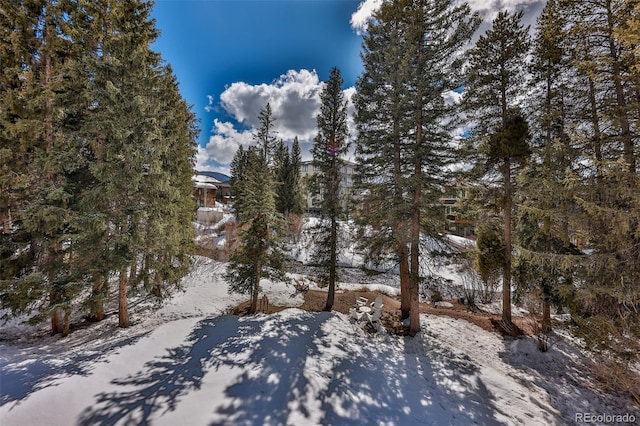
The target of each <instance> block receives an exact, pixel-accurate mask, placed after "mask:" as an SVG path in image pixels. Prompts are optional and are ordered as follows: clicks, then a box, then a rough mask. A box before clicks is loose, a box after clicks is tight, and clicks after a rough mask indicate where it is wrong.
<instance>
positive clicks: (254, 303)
mask: <svg viewBox="0 0 640 426" xmlns="http://www.w3.org/2000/svg"><path fill="white" fill-rule="evenodd" d="M261 271H262V264H261V263H260V262H256V275H255V278H254V283H253V290H252V294H251V308H250V309H249V313H250V314H255V313H256V312H258V295H259V293H260V275H261Z"/></svg>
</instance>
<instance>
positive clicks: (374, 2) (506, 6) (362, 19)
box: [350, 0, 546, 34]
mask: <svg viewBox="0 0 640 426" xmlns="http://www.w3.org/2000/svg"><path fill="white" fill-rule="evenodd" d="M382 3H383V0H364V1H363V2H362V3H360V5H359V6H358V10H357V11H355V12H354V13H353V14H352V15H351V21H350V22H351V28H353V29H354V30H355V31H356V32H357V33H358V34H360V33H361V32H363V31H366V30H367V25H368V24H369V21H370V20H371V17H372V16H373V14H374V13H375V12H376V11H377V10H378V9H379V8H380V5H382ZM458 3H468V4H469V7H471V10H472V11H477V12H480V14H481V15H482V16H483V18H484V20H485V22H489V23H490V22H491V21H492V20H493V19H494V18H495V17H496V15H497V14H498V12H499V11H501V10H508V11H510V12H513V11H516V10H522V9H527V8H531V9H533V10H537V11H538V12H539V10H541V9H542V7H544V4H545V3H546V1H545V0H459V1H458ZM535 16H537V13H536V14H535ZM525 24H526V25H529V24H533V22H528V20H527V17H525ZM485 29H486V28H485Z"/></svg>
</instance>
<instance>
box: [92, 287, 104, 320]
mask: <svg viewBox="0 0 640 426" xmlns="http://www.w3.org/2000/svg"><path fill="white" fill-rule="evenodd" d="M105 284H106V280H105V278H104V277H99V278H98V282H97V283H96V284H94V285H93V288H92V289H91V293H92V294H91V302H90V306H89V321H92V322H97V321H102V320H103V319H104V318H105V313H104V302H103V299H102V292H103V291H104V286H105Z"/></svg>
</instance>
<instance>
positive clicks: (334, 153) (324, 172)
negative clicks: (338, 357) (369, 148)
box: [311, 68, 349, 311]
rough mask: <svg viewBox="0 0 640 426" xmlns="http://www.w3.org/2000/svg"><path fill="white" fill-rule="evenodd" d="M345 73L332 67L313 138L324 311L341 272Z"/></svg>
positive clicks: (317, 256) (329, 305)
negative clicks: (324, 291) (339, 261)
mask: <svg viewBox="0 0 640 426" xmlns="http://www.w3.org/2000/svg"><path fill="white" fill-rule="evenodd" d="M342 83H343V80H342V75H341V74H340V70H339V69H338V68H332V69H331V74H330V76H329V80H328V81H327V82H326V83H325V86H324V88H323V90H322V93H320V102H321V103H320V114H318V118H317V120H318V135H317V136H316V137H315V139H314V144H313V148H312V149H311V154H312V155H313V169H314V172H315V174H314V176H313V185H312V186H313V187H315V188H316V190H315V191H314V192H316V193H320V194H321V198H320V200H321V201H320V209H321V217H320V223H319V225H318V227H316V229H315V231H314V234H315V238H316V251H315V253H314V258H315V260H316V262H317V263H318V264H319V265H320V267H321V268H322V269H323V270H324V273H325V275H326V276H325V277H324V280H325V281H326V282H327V284H328V286H329V292H328V294H327V303H326V305H325V307H324V310H325V311H330V310H331V309H332V308H333V302H334V298H335V289H336V280H337V273H338V248H339V241H338V238H339V235H338V219H339V218H340V217H341V215H342V209H343V202H342V201H343V200H342V199H341V196H340V181H341V174H340V169H341V167H342V164H343V160H342V159H341V156H343V155H344V154H346V152H347V150H348V149H349V141H348V137H349V132H348V129H347V102H346V100H345V99H344V93H343V91H342Z"/></svg>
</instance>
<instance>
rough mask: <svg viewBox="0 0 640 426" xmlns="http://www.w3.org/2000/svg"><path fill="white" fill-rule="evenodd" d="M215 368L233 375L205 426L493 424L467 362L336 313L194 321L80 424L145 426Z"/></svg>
mask: <svg viewBox="0 0 640 426" xmlns="http://www.w3.org/2000/svg"><path fill="white" fill-rule="evenodd" d="M345 330H346V331H345ZM394 345H395V347H394ZM220 371H224V372H225V374H227V375H226V376H224V377H225V378H226V380H229V379H228V377H233V378H232V379H231V381H230V382H229V383H224V384H222V388H223V391H222V394H219V395H214V394H212V393H213V392H209V393H207V395H206V397H205V398H202V400H204V401H207V404H206V405H204V404H199V405H200V409H202V410H205V412H204V414H205V415H206V416H209V418H210V419H211V420H210V424H211V425H256V424H260V425H262V424H269V425H271V424H341V425H349V424H353V425H356V424H357V425H361V424H372V423H374V424H380V423H392V424H403V425H410V424H434V425H439V424H447V423H448V424H452V423H455V424H473V423H475V424H497V422H496V421H495V420H494V418H493V415H492V414H493V412H494V411H495V410H496V408H495V407H494V406H493V403H492V396H491V395H490V393H489V392H488V391H487V389H486V388H485V387H484V385H483V384H482V382H481V381H480V380H479V379H478V376H479V375H478V371H477V367H475V366H474V365H473V363H472V362H470V360H468V359H465V358H464V357H463V356H460V355H456V354H453V353H452V352H450V351H449V350H448V349H446V348H442V347H438V346H437V345H432V344H430V343H428V342H427V341H426V340H425V339H423V338H415V339H409V338H407V339H405V340H403V339H402V338H397V337H391V336H374V337H372V336H369V335H366V334H365V333H364V332H362V331H361V330H360V329H359V328H358V327H357V326H355V325H353V326H352V325H350V324H348V319H347V318H346V317H345V316H343V315H341V314H335V313H326V312H322V313H307V312H302V311H296V312H295V313H294V314H293V315H292V314H290V313H289V314H287V313H286V311H285V312H283V313H281V314H275V315H269V316H264V315H259V316H255V317H245V318H238V317H232V316H221V317H216V318H212V319H206V320H203V321H201V322H200V323H198V325H197V326H196V328H195V329H194V330H193V332H192V333H191V335H190V336H189V338H188V339H187V341H186V342H185V344H183V345H181V346H179V347H176V348H173V349H169V350H168V354H167V355H165V356H163V357H161V358H157V359H155V360H153V361H150V362H148V363H147V364H146V367H145V369H144V370H143V371H140V372H139V373H137V374H136V375H135V376H131V377H126V378H123V379H116V380H113V381H112V383H113V384H115V385H119V386H121V387H122V389H121V390H117V391H113V392H103V393H100V394H98V395H97V396H96V402H95V404H94V405H92V406H91V407H89V408H87V409H86V410H85V411H84V412H83V413H82V414H81V417H80V419H79V423H80V424H82V425H90V424H114V423H118V422H120V423H126V424H139V425H145V424H150V423H152V421H153V419H154V418H158V417H159V416H162V415H163V414H165V413H167V412H169V411H173V410H176V408H177V407H178V405H179V404H180V401H181V399H184V398H186V396H187V394H189V393H191V392H197V391H198V390H200V389H201V388H202V387H203V385H204V380H203V378H204V377H205V375H207V374H210V375H211V376H210V377H208V378H207V380H208V382H207V383H209V384H210V383H211V381H212V380H211V379H212V377H213V378H214V380H219V379H220V377H218V376H216V374H217V373H218V372H220ZM229 372H232V373H233V374H232V376H229V375H228V373H229ZM207 386H208V385H207ZM204 389H209V388H207V387H206V386H205V387H204ZM203 405H204V406H203ZM207 411H208V412H209V413H210V414H206V412H207ZM201 414H203V413H201ZM184 421H185V422H186V423H189V422H188V419H184Z"/></svg>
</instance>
